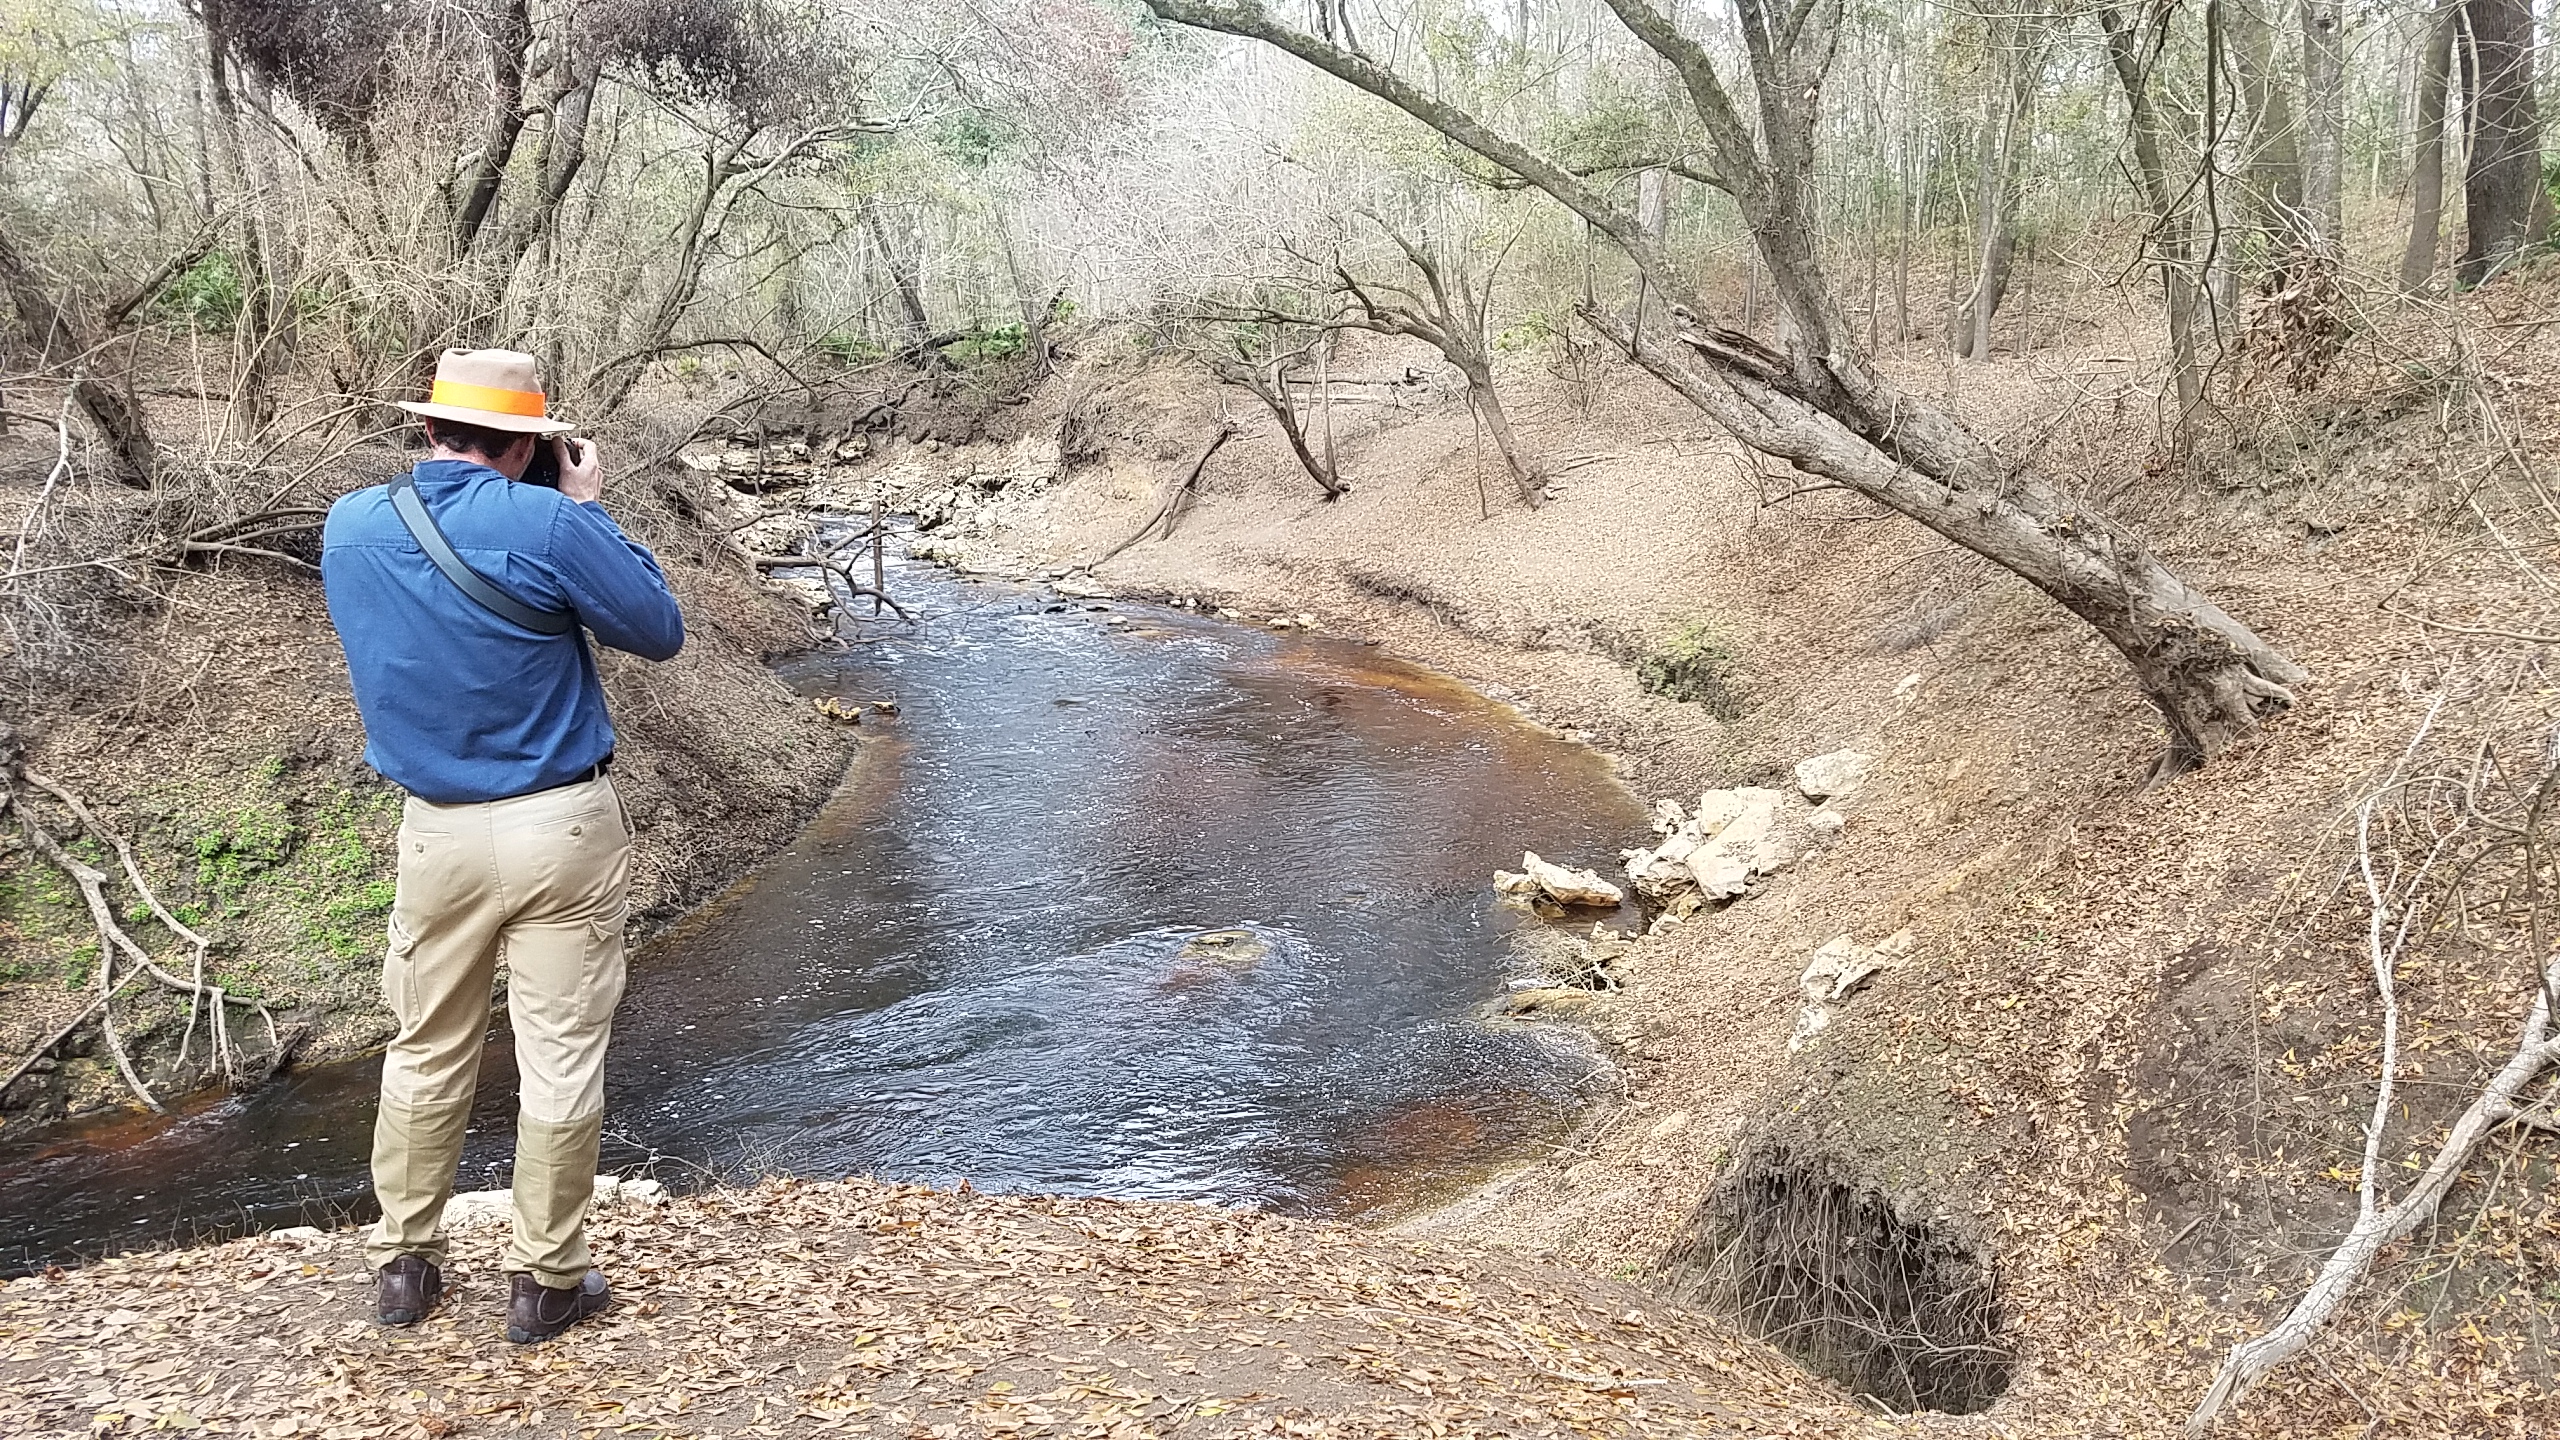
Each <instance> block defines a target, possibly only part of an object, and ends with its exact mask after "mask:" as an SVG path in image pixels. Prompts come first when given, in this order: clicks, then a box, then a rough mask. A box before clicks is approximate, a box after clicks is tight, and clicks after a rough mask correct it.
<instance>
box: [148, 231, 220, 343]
mask: <svg viewBox="0 0 2560 1440" xmlns="http://www.w3.org/2000/svg"><path fill="white" fill-rule="evenodd" d="M240 306H241V294H240V270H239V267H237V266H235V265H234V264H232V263H231V256H230V255H229V254H228V253H227V252H224V251H221V250H216V251H213V252H212V253H210V254H208V255H206V256H205V257H204V258H203V259H201V260H199V261H197V262H196V263H195V264H194V265H192V266H189V267H188V268H187V270H186V272H185V273H183V274H181V275H180V276H178V278H176V279H175V280H172V281H170V282H169V285H168V288H167V289H164V290H162V291H161V292H160V298H159V299H158V300H156V301H154V302H153V304H152V307H151V308H152V310H153V312H154V313H156V314H157V315H159V317H160V318H162V319H164V320H169V321H173V322H176V323H178V324H183V325H193V326H196V327H198V328H200V329H204V330H211V331H217V332H226V331H228V330H230V329H231V327H232V326H233V325H236V324H238V323H239V320H240Z"/></svg>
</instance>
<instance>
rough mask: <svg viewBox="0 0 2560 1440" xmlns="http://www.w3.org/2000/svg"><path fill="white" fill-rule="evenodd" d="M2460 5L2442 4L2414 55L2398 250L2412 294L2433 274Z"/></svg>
mask: <svg viewBox="0 0 2560 1440" xmlns="http://www.w3.org/2000/svg"><path fill="white" fill-rule="evenodd" d="M2461 13H2462V10H2461V6H2460V5H2458V4H2455V3H2450V0H2448V3H2447V4H2445V5H2444V6H2443V7H2441V9H2440V10H2439V12H2438V15H2437V18H2436V20H2435V21H2434V23H2432V24H2430V25H2429V26H2428V27H2427V46H2426V49H2425V50H2423V51H2421V52H2420V54H2419V57H2418V115H2417V126H2416V130H2417V133H2416V135H2415V137H2414V138H2413V140H2412V142H2411V143H2412V146H2413V148H2415V149H2416V151H2417V160H2416V164H2415V166H2414V167H2413V168H2412V169H2411V171H2410V172H2409V244H2408V248H2406V249H2404V250H2402V251H2401V252H2400V289H2401V292H2402V293H2403V294H2409V295H2415V294H2417V293H2418V292H2419V291H2421V290H2424V289H2426V288H2427V282H2428V281H2429V280H2431V279H2433V278H2435V273H2436V251H2437V249H2438V248H2439V247H2440V246H2441V245H2442V243H2443V241H2442V237H2441V235H2440V234H2439V231H2440V230H2441V228H2442V227H2443V224H2444V100H2445V90H2446V88H2447V86H2446V81H2447V79H2448V78H2449V76H2450V75H2451V72H2452V70H2453V32H2454V29H2455V28H2456V26H2457V25H2458V24H2459V23H2460V16H2461Z"/></svg>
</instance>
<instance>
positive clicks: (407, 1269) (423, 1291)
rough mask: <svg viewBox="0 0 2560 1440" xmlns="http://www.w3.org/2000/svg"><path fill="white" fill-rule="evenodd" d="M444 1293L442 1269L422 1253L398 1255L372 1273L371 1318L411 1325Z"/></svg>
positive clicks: (430, 1308) (395, 1323)
mask: <svg viewBox="0 0 2560 1440" xmlns="http://www.w3.org/2000/svg"><path fill="white" fill-rule="evenodd" d="M443 1295H444V1272H443V1271H441V1270H438V1269H437V1268H436V1267H435V1264H434V1262H432V1261H430V1260H428V1259H427V1257H426V1256H424V1255H402V1256H399V1257H397V1258H396V1259H394V1260H393V1261H392V1262H391V1263H390V1264H388V1265H385V1266H383V1267H382V1268H381V1269H380V1270H377V1271H375V1272H374V1276H373V1318H374V1319H376V1320H378V1321H380V1322H382V1323H383V1324H385V1325H415V1324H417V1323H418V1322H419V1321H421V1320H424V1319H426V1318H427V1312H428V1311H430V1310H433V1309H434V1308H436V1301H437V1300H438V1299H440V1298H442V1296H443Z"/></svg>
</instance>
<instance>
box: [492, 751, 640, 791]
mask: <svg viewBox="0 0 2560 1440" xmlns="http://www.w3.org/2000/svg"><path fill="white" fill-rule="evenodd" d="M612 771H613V752H612V751H610V750H607V751H606V752H604V758H603V759H601V760H599V761H597V762H596V763H594V764H593V765H590V766H588V767H587V768H586V769H584V770H581V771H579V772H578V773H577V774H575V775H572V776H570V777H569V778H568V779H566V780H563V781H561V782H560V783H559V784H557V785H545V786H543V787H542V788H541V789H539V790H524V791H519V792H518V793H516V794H513V795H507V796H502V797H500V798H502V799H507V800H521V799H523V798H524V797H525V796H527V795H547V794H549V793H551V792H552V791H554V790H566V789H568V788H569V787H570V786H572V785H584V784H586V783H587V782H588V781H590V780H600V779H602V778H604V777H605V776H606V775H608V774H611V773H612Z"/></svg>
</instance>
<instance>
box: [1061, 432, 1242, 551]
mask: <svg viewBox="0 0 2560 1440" xmlns="http://www.w3.org/2000/svg"><path fill="white" fill-rule="evenodd" d="M1235 433H1236V427H1235V422H1234V421H1232V420H1227V421H1221V422H1219V425H1218V429H1217V432H1216V433H1215V434H1212V435H1211V436H1210V437H1209V442H1208V443H1207V444H1205V445H1203V446H1201V447H1200V453H1199V455H1197V456H1196V457H1194V458H1193V459H1192V461H1191V465H1190V468H1189V469H1187V470H1185V471H1183V473H1182V479H1181V480H1180V482H1178V483H1176V484H1174V485H1172V486H1170V487H1169V488H1168V490H1167V492H1166V494H1165V498H1164V503H1163V504H1161V505H1158V506H1157V507H1156V509H1155V513H1153V514H1151V515H1149V516H1148V517H1147V523H1146V524H1144V525H1141V526H1139V527H1138V531H1137V533H1136V534H1134V535H1131V536H1130V537H1129V538H1128V539H1126V540H1123V541H1121V542H1120V543H1119V544H1117V545H1114V546H1112V547H1111V548H1110V549H1109V550H1106V551H1104V552H1103V553H1102V558H1101V559H1100V560H1096V561H1094V562H1093V566H1088V567H1087V568H1088V569H1090V568H1094V566H1100V565H1103V564H1106V563H1108V562H1109V561H1110V560H1111V558H1112V557H1113V556H1115V555H1117V554H1119V553H1120V552H1121V551H1123V550H1126V549H1128V548H1129V547H1130V546H1132V545H1135V544H1137V543H1138V542H1139V541H1141V540H1144V539H1146V538H1147V534H1148V532H1150V531H1152V530H1154V529H1155V528H1156V526H1157V525H1158V524H1159V523H1161V524H1162V525H1163V526H1164V538H1165V539H1168V540H1170V539H1172V538H1173V522H1174V520H1175V518H1176V512H1177V511H1178V510H1180V508H1181V506H1182V502H1183V499H1184V498H1185V497H1187V496H1189V495H1190V494H1192V493H1193V491H1194V489H1195V488H1196V487H1197V486H1198V485H1199V483H1200V473H1201V472H1202V471H1204V470H1206V469H1208V468H1209V457H1210V456H1212V455H1215V454H1217V453H1218V447H1219V446H1221V445H1224V444H1226V443H1227V441H1228V440H1229V439H1231V438H1233V437H1234V435H1235Z"/></svg>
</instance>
